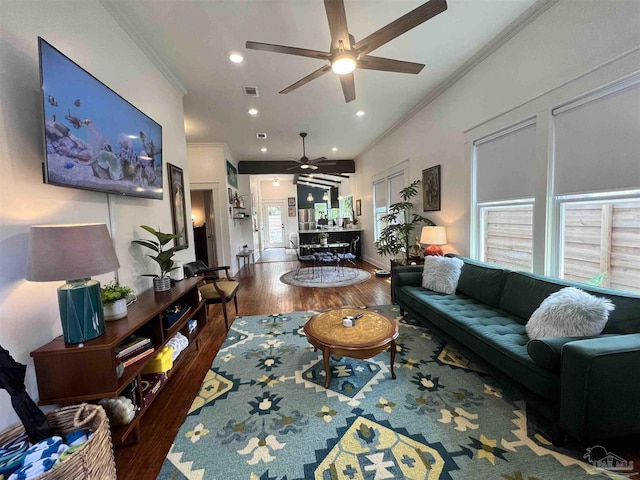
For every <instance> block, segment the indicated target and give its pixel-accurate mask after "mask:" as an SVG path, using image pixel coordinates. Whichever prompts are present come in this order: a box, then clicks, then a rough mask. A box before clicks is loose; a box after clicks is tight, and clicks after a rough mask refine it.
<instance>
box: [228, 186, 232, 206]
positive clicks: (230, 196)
mask: <svg viewBox="0 0 640 480" xmlns="http://www.w3.org/2000/svg"><path fill="white" fill-rule="evenodd" d="M227 195H229V205H233V190H231V189H230V188H227Z"/></svg>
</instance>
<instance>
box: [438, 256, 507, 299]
mask: <svg viewBox="0 0 640 480" xmlns="http://www.w3.org/2000/svg"><path fill="white" fill-rule="evenodd" d="M450 256H455V257H457V258H459V259H461V260H462V261H464V265H463V266H462V271H461V272H460V279H459V280H458V292H459V293H463V294H465V295H467V296H468V297H471V298H475V299H476V300H478V301H479V302H482V303H486V304H487V305H490V306H492V307H498V306H499V305H500V296H501V295H502V289H503V288H504V284H505V282H506V280H507V275H508V274H509V270H507V269H505V268H501V267H499V266H497V265H492V264H489V263H484V262H479V261H477V260H472V259H471V258H467V257H462V256H459V255H450Z"/></svg>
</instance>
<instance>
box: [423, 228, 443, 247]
mask: <svg viewBox="0 0 640 480" xmlns="http://www.w3.org/2000/svg"><path fill="white" fill-rule="evenodd" d="M420 243H422V244H423V245H445V244H446V243H447V232H446V231H445V229H444V227H422V234H421V235H420Z"/></svg>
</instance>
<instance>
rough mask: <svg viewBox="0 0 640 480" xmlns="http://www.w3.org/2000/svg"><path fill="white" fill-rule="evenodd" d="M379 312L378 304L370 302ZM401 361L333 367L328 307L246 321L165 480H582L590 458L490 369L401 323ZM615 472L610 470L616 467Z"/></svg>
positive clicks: (236, 330)
mask: <svg viewBox="0 0 640 480" xmlns="http://www.w3.org/2000/svg"><path fill="white" fill-rule="evenodd" d="M362 308H365V307H362ZM367 308H369V309H371V310H375V311H379V312H380V313H383V314H386V315H388V316H390V317H392V318H395V319H396V320H398V321H399V322H400V323H399V325H400V326H399V332H400V334H399V337H398V339H397V345H398V353H397V356H396V363H395V372H396V375H397V379H396V380H393V379H392V378H391V373H390V370H389V353H388V352H384V353H381V354H380V355H378V356H376V357H374V358H372V359H369V360H355V359H352V358H347V357H342V358H333V357H332V359H331V370H332V375H331V384H330V387H329V389H324V388H323V383H324V368H323V363H322V355H321V353H320V352H314V351H313V348H312V347H311V346H310V345H309V343H308V342H307V339H306V337H305V335H304V333H303V330H302V326H303V325H304V323H305V322H306V321H307V320H308V319H309V318H310V317H311V316H312V315H313V314H314V313H317V312H294V313H287V314H272V315H263V316H251V317H238V318H237V319H236V320H235V322H234V323H233V326H232V328H231V330H230V331H229V334H228V336H227V338H226V340H225V342H224V344H223V346H222V348H221V349H220V352H219V353H218V356H217V357H216V359H215V361H214V362H213V365H212V367H211V369H210V370H209V372H208V373H207V375H206V378H205V380H204V382H203V384H202V387H201V389H200V392H199V394H198V395H197V397H196V398H195V400H194V401H193V405H192V406H191V408H190V410H189V413H188V415H187V417H186V419H185V421H184V424H183V425H182V427H181V428H180V431H179V432H178V435H177V436H176V438H175V440H174V443H173V445H172V448H171V450H170V452H169V453H168V455H167V458H166V460H165V462H164V464H163V466H162V470H161V472H160V475H159V477H158V478H159V479H162V480H168V479H192V480H195V479H210V480H240V479H242V480H303V479H326V480H333V479H350V480H355V479H375V480H377V479H484V478H486V479H489V478H491V479H506V480H534V479H563V480H569V479H577V478H585V476H586V475H587V474H588V473H595V472H594V469H593V467H592V466H591V465H590V464H587V463H584V462H583V461H581V460H580V459H581V458H582V457H583V455H584V454H585V452H584V451H577V450H576V451H573V452H572V451H567V450H564V451H557V450H555V449H554V447H553V446H552V445H551V444H550V443H549V442H548V440H546V438H545V437H544V435H543V434H541V433H540V431H539V430H538V428H537V427H536V425H535V424H534V423H533V421H532V419H531V418H528V415H527V411H526V408H525V404H524V402H523V401H521V400H520V399H519V398H517V397H516V396H515V395H514V394H512V393H511V392H510V391H509V390H508V389H505V388H504V387H503V386H501V385H500V384H498V383H497V382H496V381H495V380H494V379H493V378H492V377H491V376H490V375H488V374H486V373H484V372H483V371H482V368H481V367H480V366H479V365H475V364H473V363H471V362H469V361H468V360H467V359H465V358H464V357H463V356H462V355H461V354H460V353H459V352H457V351H456V350H454V349H452V348H450V347H449V346H447V344H446V343H444V342H443V341H441V340H439V339H438V338H436V337H435V336H434V335H432V334H431V333H430V331H429V330H427V329H425V328H423V327H419V326H415V325H411V319H409V318H406V317H405V318H404V319H401V318H400V317H399V313H398V309H397V307H395V306H391V305H387V306H377V307H367ZM602 473H605V472H602Z"/></svg>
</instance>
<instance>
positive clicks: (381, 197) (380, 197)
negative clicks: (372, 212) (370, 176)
mask: <svg viewBox="0 0 640 480" xmlns="http://www.w3.org/2000/svg"><path fill="white" fill-rule="evenodd" d="M385 187H386V180H385V179H383V180H379V181H377V182H376V183H374V184H373V202H374V204H375V207H376V210H377V209H379V208H386V207H387V189H386V188H385Z"/></svg>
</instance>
